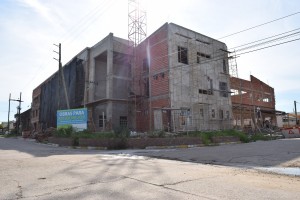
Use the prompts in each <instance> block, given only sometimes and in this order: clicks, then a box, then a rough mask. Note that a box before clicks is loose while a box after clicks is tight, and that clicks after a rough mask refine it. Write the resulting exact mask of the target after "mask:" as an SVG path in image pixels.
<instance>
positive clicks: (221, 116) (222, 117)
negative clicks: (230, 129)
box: [219, 110, 224, 119]
mask: <svg viewBox="0 0 300 200" xmlns="http://www.w3.org/2000/svg"><path fill="white" fill-rule="evenodd" d="M219 118H220V119H224V113H223V110H219Z"/></svg>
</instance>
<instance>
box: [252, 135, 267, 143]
mask: <svg viewBox="0 0 300 200" xmlns="http://www.w3.org/2000/svg"><path fill="white" fill-rule="evenodd" d="M250 140H251V141H254V142H256V141H257V140H263V141H267V140H272V137H269V136H266V135H263V134H255V135H251V137H250Z"/></svg>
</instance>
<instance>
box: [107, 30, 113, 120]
mask: <svg viewBox="0 0 300 200" xmlns="http://www.w3.org/2000/svg"><path fill="white" fill-rule="evenodd" d="M113 39H114V38H113V34H112V33H110V34H109V39H108V40H109V42H108V45H107V64H106V70H107V79H106V83H107V84H106V98H107V99H112V98H113ZM112 107H113V106H112V102H111V101H109V102H108V103H107V107H106V108H107V109H106V112H107V113H106V116H107V119H111V120H112V119H113V112H112V109H113V108H112ZM111 122H112V123H113V121H111Z"/></svg>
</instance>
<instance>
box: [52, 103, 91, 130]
mask: <svg viewBox="0 0 300 200" xmlns="http://www.w3.org/2000/svg"><path fill="white" fill-rule="evenodd" d="M56 118H57V128H59V127H63V126H72V127H73V128H75V129H77V130H84V129H87V118H88V114H87V109H86V108H80V109H71V110H58V111H57V113H56Z"/></svg>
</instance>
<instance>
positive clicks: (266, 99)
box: [263, 97, 271, 102]
mask: <svg viewBox="0 0 300 200" xmlns="http://www.w3.org/2000/svg"><path fill="white" fill-rule="evenodd" d="M263 102H271V99H269V98H268V97H267V98H263Z"/></svg>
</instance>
